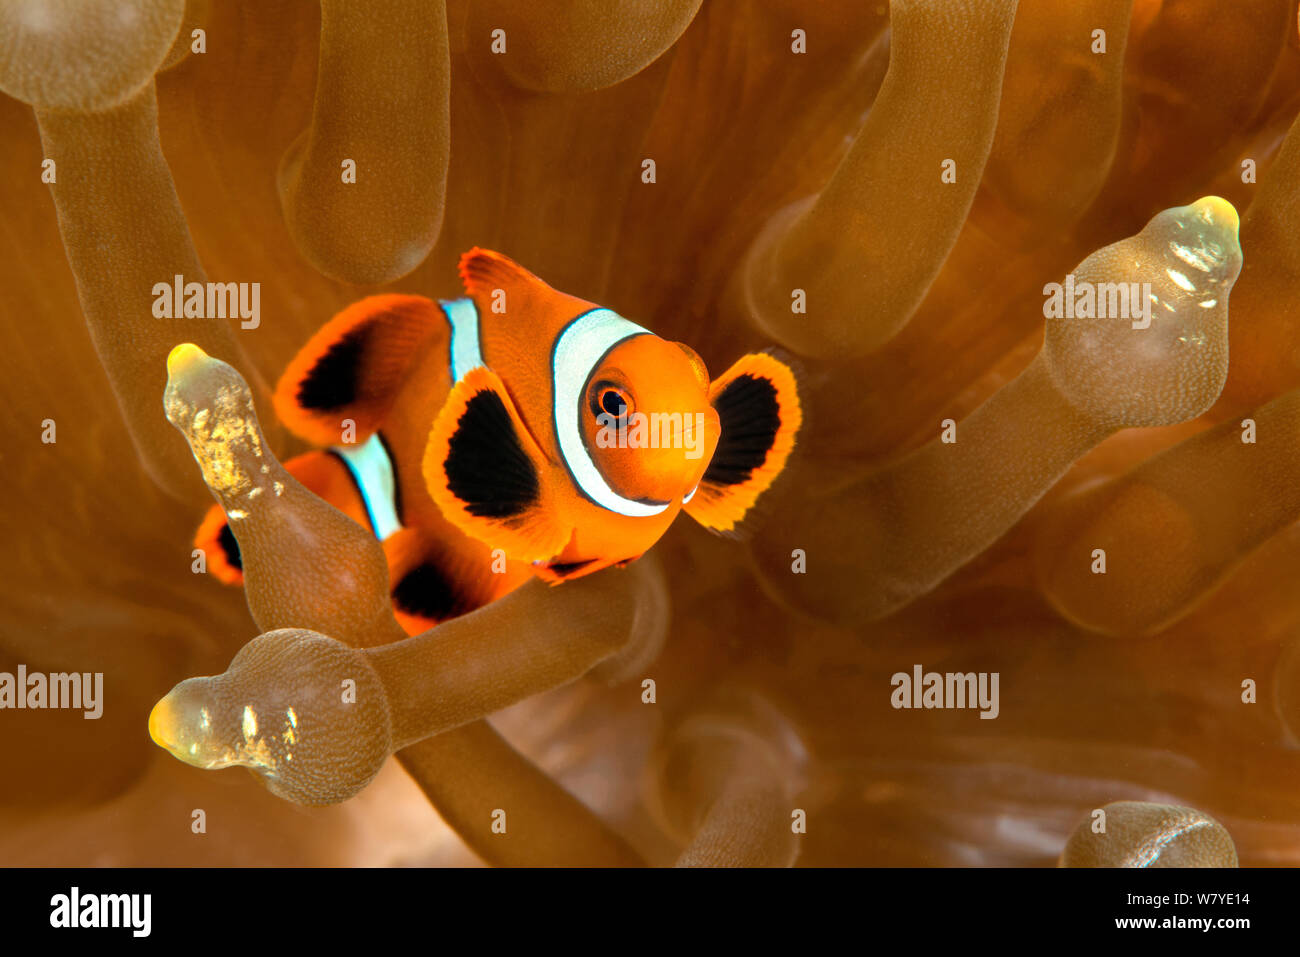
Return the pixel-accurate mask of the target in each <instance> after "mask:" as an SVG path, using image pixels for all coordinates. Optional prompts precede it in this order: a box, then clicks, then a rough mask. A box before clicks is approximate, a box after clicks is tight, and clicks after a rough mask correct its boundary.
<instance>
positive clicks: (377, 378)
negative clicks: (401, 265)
mask: <svg viewBox="0 0 1300 957" xmlns="http://www.w3.org/2000/svg"><path fill="white" fill-rule="evenodd" d="M447 336H448V327H447V318H446V316H445V315H444V314H443V312H442V310H441V309H439V308H438V304H437V303H435V302H433V301H432V300H431V299H426V298H425V297H423V296H409V295H398V294H391V293H390V294H385V295H380V296H369V297H367V298H365V299H362V300H360V301H359V302H354V303H353V304H352V305H350V306H348V307H347V308H346V309H344V310H343V311H342V312H340V313H339V314H338V315H336V316H335V317H334V318H333V319H331V320H330V321H329V322H327V323H325V325H323V326H322V327H321V328H320V329H319V330H318V331H317V332H316V334H315V335H314V336H312V337H311V339H309V340H308V342H307V344H306V345H305V346H303V347H302V349H300V350H299V352H298V354H297V355H296V356H295V357H294V359H293V361H292V362H290V363H289V366H288V368H286V369H285V370H284V375H282V376H281V377H280V382H279V384H278V385H277V386H276V389H275V410H276V412H277V413H278V414H279V416H280V419H281V421H283V422H284V424H285V425H286V426H288V428H289V429H290V431H292V432H293V433H295V434H296V435H298V436H300V437H302V438H304V439H306V440H307V441H308V442H312V443H315V444H316V445H337V444H339V443H340V442H341V441H346V440H347V437H346V436H344V435H343V429H344V420H345V419H350V420H352V422H353V423H355V431H356V436H355V440H356V441H361V440H364V439H365V438H366V437H367V435H368V434H370V433H372V432H374V430H375V429H377V428H378V427H379V426H380V424H381V423H382V422H383V420H384V418H385V416H386V415H387V414H388V411H389V409H390V408H391V407H392V403H393V400H394V399H395V398H396V396H397V393H398V390H399V389H400V388H401V387H402V385H403V384H404V382H405V380H406V376H407V374H408V373H409V372H410V370H411V368H412V366H413V365H414V363H415V360H416V359H417V358H418V357H419V356H420V355H421V354H422V352H423V348H424V347H425V346H427V345H429V344H432V343H436V342H439V341H445V340H446V338H447Z"/></svg>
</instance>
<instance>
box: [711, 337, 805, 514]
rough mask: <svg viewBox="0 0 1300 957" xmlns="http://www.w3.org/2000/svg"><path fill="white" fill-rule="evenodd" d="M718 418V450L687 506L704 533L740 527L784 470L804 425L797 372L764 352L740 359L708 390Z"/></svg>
mask: <svg viewBox="0 0 1300 957" xmlns="http://www.w3.org/2000/svg"><path fill="white" fill-rule="evenodd" d="M709 401H710V403H711V404H712V405H713V408H714V409H715V410H716V411H717V413H718V420H719V425H720V438H719V439H718V448H717V450H716V451H715V452H714V454H713V458H712V459H711V460H710V462H709V466H708V468H707V469H705V471H704V477H703V478H702V479H701V480H700V485H699V488H698V489H696V491H695V495H694V496H693V497H692V498H691V500H690V501H689V502H687V503H686V505H685V510H686V512H687V513H688V514H689V515H690V516H691V517H692V518H693V519H695V520H696V521H697V522H699V523H700V524H701V525H703V526H704V527H706V528H708V529H711V530H713V531H716V532H723V533H734V532H735V530H736V526H737V525H739V524H740V522H741V521H742V520H743V519H744V518H745V516H746V514H747V513H748V512H749V511H750V510H751V509H752V508H753V507H754V505H755V503H756V502H757V501H758V498H759V496H760V495H762V494H763V492H765V491H767V489H768V488H769V487H771V485H772V483H773V482H774V481H775V480H776V477H777V476H778V475H780V474H781V470H782V469H784V468H785V463H786V460H787V459H788V458H789V457H790V453H791V451H792V450H793V449H794V443H795V437H796V435H797V434H798V432H799V427H800V425H801V424H802V422H803V412H802V409H801V407H800V404H799V390H798V384H797V382H796V379H795V374H794V371H793V370H792V369H791V368H790V366H789V365H787V364H786V363H785V362H783V361H781V360H780V359H778V358H777V357H775V356H773V355H770V354H768V353H765V352H757V353H751V354H749V355H746V356H743V357H741V358H740V359H739V360H737V361H736V363H735V364H734V365H732V366H731V368H729V369H728V370H727V371H726V372H725V373H723V374H722V376H721V377H719V378H718V379H717V380H716V381H715V382H714V383H713V384H712V386H710V388H709Z"/></svg>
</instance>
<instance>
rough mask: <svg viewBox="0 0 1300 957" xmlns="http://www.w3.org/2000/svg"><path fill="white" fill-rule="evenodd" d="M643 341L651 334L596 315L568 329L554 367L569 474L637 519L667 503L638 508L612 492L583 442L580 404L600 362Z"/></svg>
mask: <svg viewBox="0 0 1300 957" xmlns="http://www.w3.org/2000/svg"><path fill="white" fill-rule="evenodd" d="M639 335H650V332H649V330H647V329H643V328H641V327H640V326H638V325H637V324H636V323H634V322H631V321H629V320H627V319H624V318H623V317H622V316H620V315H619V314H618V313H616V312H614V311H612V310H610V309H593V310H591V312H587V313H584V314H583V315H581V316H579V317H578V318H577V319H574V320H573V321H572V322H571V323H569V324H568V326H566V327H565V329H564V331H563V332H562V333H561V334H560V338H559V339H558V340H556V343H555V354H554V357H553V359H552V362H551V376H552V385H553V387H554V396H555V435H556V438H557V439H558V440H559V443H560V454H561V455H562V456H563V457H564V462H565V465H567V466H568V469H569V474H571V475H572V476H573V480H574V481H575V482H577V483H578V487H579V488H580V489H582V491H583V492H584V493H585V494H586V495H587V497H588V498H590V499H591V500H592V501H593V502H595V503H596V504H597V505H599V506H601V507H602V508H607V509H609V510H610V511H611V512H617V513H618V514H619V515H629V516H632V517H633V518H644V517H647V516H650V515H658V514H659V513H660V512H662V511H663V510H664V509H666V508H667V507H668V503H666V502H665V503H663V504H649V503H646V502H638V501H636V500H634V499H630V498H624V497H623V496H622V495H619V494H618V493H617V492H615V491H614V490H613V489H612V488H610V487H609V483H608V482H606V481H605V477H604V476H603V475H601V474H600V469H598V468H596V463H595V462H593V461H592V460H591V454H590V453H589V452H588V451H587V446H586V445H585V444H584V443H583V441H582V435H581V433H580V432H579V428H580V422H581V419H580V413H579V408H580V405H579V402H580V401H581V399H582V394H583V390H584V389H585V388H586V386H587V380H588V379H589V378H591V374H592V372H593V371H594V370H595V368H596V363H598V362H599V361H600V360H601V357H603V356H604V355H605V353H606V352H608V351H609V350H610V349H611V348H613V347H614V346H615V345H617V344H618V343H620V342H622V341H623V340H624V339H630V338H631V337H632V336H639Z"/></svg>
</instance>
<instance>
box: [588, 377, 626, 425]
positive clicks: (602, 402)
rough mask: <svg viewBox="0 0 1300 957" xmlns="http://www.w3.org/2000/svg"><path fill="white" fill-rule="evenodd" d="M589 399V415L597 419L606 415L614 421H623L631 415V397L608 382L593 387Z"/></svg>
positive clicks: (598, 383) (624, 390)
mask: <svg viewBox="0 0 1300 957" xmlns="http://www.w3.org/2000/svg"><path fill="white" fill-rule="evenodd" d="M590 398H591V414H592V415H594V416H596V417H597V418H600V416H602V415H608V416H611V417H613V418H615V419H623V418H626V417H627V416H628V415H630V414H631V413H632V396H631V395H630V394H629V393H628V392H627V390H626V389H623V388H620V387H619V386H618V385H616V384H615V383H613V382H609V381H608V380H605V381H601V382H597V383H596V384H595V385H593V386H592V387H591V393H590Z"/></svg>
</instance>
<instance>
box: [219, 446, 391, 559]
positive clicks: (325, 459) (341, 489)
mask: <svg viewBox="0 0 1300 957" xmlns="http://www.w3.org/2000/svg"><path fill="white" fill-rule="evenodd" d="M284 468H285V471H287V472H288V473H289V474H290V475H292V476H293V477H294V478H296V479H297V480H298V481H299V482H301V483H302V484H303V485H304V486H305V487H306V488H307V490H308V491H310V492H312V493H314V494H315V495H318V496H320V497H321V498H323V499H324V500H325V501H327V502H329V503H330V504H331V505H333V506H334V507H335V508H337V509H338V510H339V511H340V512H342V513H343V514H344V515H346V516H348V517H349V518H350V519H352V520H353V521H354V522H356V523H357V524H358V525H361V526H362V527H363V528H369V527H370V519H369V515H368V513H367V512H366V505H365V501H364V500H363V499H362V497H361V495H360V493H359V492H358V491H357V488H356V484H355V483H354V482H353V480H352V475H351V473H350V472H349V471H348V468H347V466H346V465H344V464H343V463H342V462H341V461H340V460H339V458H338V456H337V455H335V454H333V453H332V452H326V451H315V452H305V453H303V454H302V455H297V456H294V457H293V458H291V459H289V460H288V461H287V462H285V463H284ZM194 547H195V548H198V549H201V550H202V551H203V553H204V556H205V559H204V560H205V562H206V563H207V569H208V574H210V575H212V577H214V578H216V579H217V581H219V582H221V583H222V584H225V585H242V584H243V583H244V563H243V560H242V558H241V556H240V551H239V541H238V539H236V538H235V534H234V532H233V531H232V530H231V528H230V522H229V520H228V519H227V518H226V513H225V512H224V511H222V508H221V506H220V505H213V506H212V507H211V508H209V509H208V511H207V513H206V514H205V515H204V516H203V521H202V522H201V523H199V528H198V531H196V532H195V533H194Z"/></svg>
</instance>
